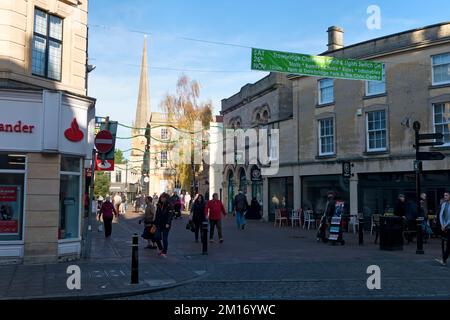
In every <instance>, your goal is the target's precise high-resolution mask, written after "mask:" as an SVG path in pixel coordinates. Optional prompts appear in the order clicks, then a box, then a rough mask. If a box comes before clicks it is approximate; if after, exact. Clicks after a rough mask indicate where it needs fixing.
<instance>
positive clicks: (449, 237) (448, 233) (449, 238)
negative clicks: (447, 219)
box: [442, 229, 450, 262]
mask: <svg viewBox="0 0 450 320" xmlns="http://www.w3.org/2000/svg"><path fill="white" fill-rule="evenodd" d="M442 236H443V237H444V238H445V239H447V248H446V249H445V251H444V252H443V257H442V260H444V262H447V259H448V257H449V256H450V229H447V230H445V233H444V234H443V235H442Z"/></svg>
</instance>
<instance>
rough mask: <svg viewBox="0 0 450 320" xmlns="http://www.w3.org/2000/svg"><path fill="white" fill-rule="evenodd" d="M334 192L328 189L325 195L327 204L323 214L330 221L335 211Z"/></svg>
mask: <svg viewBox="0 0 450 320" xmlns="http://www.w3.org/2000/svg"><path fill="white" fill-rule="evenodd" d="M334 197H335V195H334V192H332V191H330V192H328V195H327V204H326V206H325V215H326V217H327V219H328V220H329V221H331V218H332V217H333V215H334V212H335V211H336V201H335V200H334Z"/></svg>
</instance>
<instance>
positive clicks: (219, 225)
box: [209, 220, 223, 240]
mask: <svg viewBox="0 0 450 320" xmlns="http://www.w3.org/2000/svg"><path fill="white" fill-rule="evenodd" d="M215 226H217V233H218V234H219V240H222V239H223V238H222V220H209V227H210V229H211V230H210V231H209V232H210V234H209V239H211V240H212V239H213V238H214V227H215Z"/></svg>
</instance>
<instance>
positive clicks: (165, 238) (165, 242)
mask: <svg viewBox="0 0 450 320" xmlns="http://www.w3.org/2000/svg"><path fill="white" fill-rule="evenodd" d="M169 231H170V229H167V228H164V229H159V228H158V230H157V231H156V245H157V246H158V249H159V250H161V251H162V253H167V250H168V249H169ZM161 240H162V243H161Z"/></svg>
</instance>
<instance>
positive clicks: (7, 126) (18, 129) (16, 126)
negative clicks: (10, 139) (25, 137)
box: [0, 120, 35, 134]
mask: <svg viewBox="0 0 450 320" xmlns="http://www.w3.org/2000/svg"><path fill="white" fill-rule="evenodd" d="M34 128H35V127H34V126H32V125H29V124H23V123H22V121H21V120H19V121H17V122H16V123H0V132H6V133H28V134H32V133H34V132H33V129H34Z"/></svg>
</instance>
